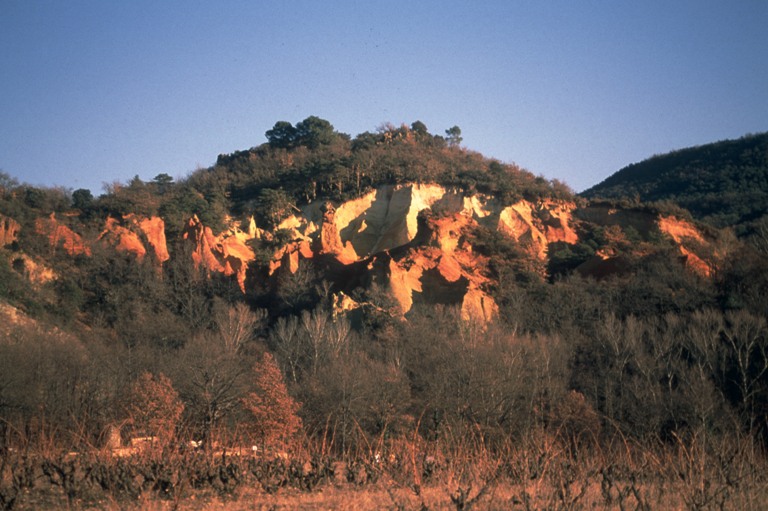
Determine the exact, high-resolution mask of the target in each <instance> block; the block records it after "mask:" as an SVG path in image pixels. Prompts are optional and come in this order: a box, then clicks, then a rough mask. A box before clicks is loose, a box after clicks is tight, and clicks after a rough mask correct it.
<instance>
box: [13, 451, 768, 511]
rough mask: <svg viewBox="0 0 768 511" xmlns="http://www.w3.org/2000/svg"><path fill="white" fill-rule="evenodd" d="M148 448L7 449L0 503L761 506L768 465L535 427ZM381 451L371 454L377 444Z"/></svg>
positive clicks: (751, 458) (151, 508)
mask: <svg viewBox="0 0 768 511" xmlns="http://www.w3.org/2000/svg"><path fill="white" fill-rule="evenodd" d="M280 454H281V456H274V455H260V456H257V455H246V456H241V455H227V454H225V453H221V452H220V453H216V454H214V453H212V452H208V453H206V452H201V451H190V452H180V451H178V450H173V451H172V450H165V451H162V452H161V451H160V450H155V451H151V450H150V451H145V452H139V453H134V454H133V455H132V456H128V457H115V456H114V455H113V454H112V453H110V452H106V451H94V452H89V453H80V454H74V453H59V454H56V455H53V454H50V453H49V454H42V453H39V452H32V451H28V452H18V451H8V452H6V453H4V455H3V458H2V462H1V463H0V465H1V466H2V480H0V508H1V509H5V510H11V509H15V510H32V509H73V510H80V509H82V510H86V509H106V510H118V509H119V510H131V511H133V510H136V511H139V510H142V511H144V510H146V511H155V510H156V511H161V510H189V511H198V510H207V509H227V510H235V511H237V510H246V509H263V510H278V509H285V510H287V509H309V510H321V509H340V510H345V509H346V510H374V509H392V510H406V509H419V510H426V509H430V510H436V509H455V510H467V509H523V510H528V509H564V510H565V509H641V510H645V509H734V510H749V509H766V507H767V506H768V471H767V470H766V468H767V466H766V461H765V458H764V456H763V454H762V453H759V452H758V451H756V450H755V449H754V446H752V445H750V444H742V443H737V442H725V441H722V440H719V441H717V442H716V443H715V442H711V441H708V440H707V439H705V438H700V437H693V438H690V439H688V440H686V441H683V440H682V439H680V440H679V441H678V442H677V443H672V444H668V445H660V444H657V445H654V446H638V445H627V444H617V445H616V448H615V449H612V450H610V451H608V450H604V449H603V448H600V447H598V446H575V445H568V444H564V443H562V442H560V441H556V440H549V439H547V438H544V437H542V438H541V439H540V440H539V441H532V440H531V441H528V442H524V443H522V445H513V444H511V443H509V444H505V445H503V446H501V447H500V448H497V449H495V450H494V451H493V452H491V451H490V450H485V449H483V448H482V446H481V445H479V444H478V445H476V446H475V448H473V449H471V450H470V449H469V448H468V446H467V444H461V445H459V444H456V445H453V446H451V445H439V443H437V442H436V443H434V444H429V443H421V444H419V445H411V444H407V443H403V444H400V445H393V446H391V448H390V449H388V450H387V451H386V452H385V453H374V454H373V456H371V457H368V456H366V455H362V454H360V455H358V456H357V457H350V456H347V457H343V458H342V457H332V456H322V455H320V454H317V453H311V452H308V451H302V452H298V453H291V454H288V455H287V456H283V455H282V453H280ZM377 454H378V455H377Z"/></svg>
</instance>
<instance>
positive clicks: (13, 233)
mask: <svg viewBox="0 0 768 511" xmlns="http://www.w3.org/2000/svg"><path fill="white" fill-rule="evenodd" d="M20 230H21V225H19V222H17V221H16V220H14V219H13V218H10V217H7V216H3V215H0V247H4V246H6V245H10V244H11V243H13V242H14V241H16V240H17V239H18V238H19V231H20Z"/></svg>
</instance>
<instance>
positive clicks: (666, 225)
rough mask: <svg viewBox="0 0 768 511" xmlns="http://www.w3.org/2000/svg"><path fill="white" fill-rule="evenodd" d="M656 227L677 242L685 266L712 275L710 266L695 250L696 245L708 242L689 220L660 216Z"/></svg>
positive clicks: (700, 273)
mask: <svg viewBox="0 0 768 511" xmlns="http://www.w3.org/2000/svg"><path fill="white" fill-rule="evenodd" d="M658 227H659V231H661V232H662V233H663V234H666V235H667V236H669V237H670V238H672V240H673V241H674V242H675V244H677V247H678V250H679V251H680V255H681V256H682V258H683V260H684V261H685V265H686V267H688V268H689V269H691V270H692V271H694V272H696V273H698V274H699V275H702V276H704V277H709V276H710V275H712V271H713V268H712V266H711V265H710V264H708V263H706V262H705V261H704V260H703V259H702V258H701V257H699V256H698V255H697V254H696V252H695V249H696V248H697V247H698V248H700V247H702V246H704V245H706V244H707V243H708V242H707V241H706V240H705V239H704V235H703V234H702V233H701V232H700V231H699V230H698V229H696V227H695V226H694V225H693V224H692V223H691V222H688V221H687V220H681V219H679V218H677V217H675V216H662V217H660V218H659V220H658Z"/></svg>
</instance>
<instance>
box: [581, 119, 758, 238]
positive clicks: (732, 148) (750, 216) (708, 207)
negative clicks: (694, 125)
mask: <svg viewBox="0 0 768 511" xmlns="http://www.w3.org/2000/svg"><path fill="white" fill-rule="evenodd" d="M581 195H582V196H584V197H587V198H590V199H594V198H607V199H630V200H633V199H635V200H640V201H642V202H656V201H669V202H673V203H675V204H677V205H679V206H681V207H683V208H685V209H687V210H689V211H690V212H691V213H692V214H693V215H694V217H696V218H697V219H700V220H702V221H705V222H707V223H709V224H711V225H714V226H716V227H725V226H736V227H737V228H738V230H739V232H740V233H745V232H749V230H750V229H751V225H752V224H754V223H755V222H757V221H759V220H761V219H763V217H764V216H765V215H766V213H767V212H768V133H761V134H756V135H747V136H744V137H742V138H740V139H737V140H724V141H721V142H715V143H712V144H706V145H702V146H697V147H691V148H687V149H681V150H679V151H674V152H671V153H668V154H663V155H658V156H654V157H652V158H649V159H647V160H644V161H642V162H640V163H634V164H632V165H629V166H627V167H624V168H623V169H621V170H619V171H618V172H616V173H615V174H613V175H612V176H611V177H609V178H608V179H606V180H605V181H603V182H602V183H599V184H597V185H595V186H593V187H592V188H590V189H588V190H586V191H584V192H583V193H582V194H581ZM763 223H764V222H763Z"/></svg>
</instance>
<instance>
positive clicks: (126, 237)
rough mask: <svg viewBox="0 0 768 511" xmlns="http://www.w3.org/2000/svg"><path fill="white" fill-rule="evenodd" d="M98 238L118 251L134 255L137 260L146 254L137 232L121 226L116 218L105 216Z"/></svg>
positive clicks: (140, 259)
mask: <svg viewBox="0 0 768 511" xmlns="http://www.w3.org/2000/svg"><path fill="white" fill-rule="evenodd" d="M99 240H101V241H103V242H105V243H107V244H109V245H111V246H113V247H115V250H117V251H118V252H124V253H128V254H132V255H134V256H135V257H136V259H138V260H139V261H142V260H143V259H144V256H146V255H147V249H146V248H144V243H142V242H141V239H140V238H139V236H138V234H136V233H135V232H133V231H131V230H129V229H127V228H125V227H123V226H122V225H121V224H120V221H119V220H117V219H116V218H112V217H110V218H107V222H106V225H105V227H104V230H103V231H102V232H101V234H100V235H99Z"/></svg>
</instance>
